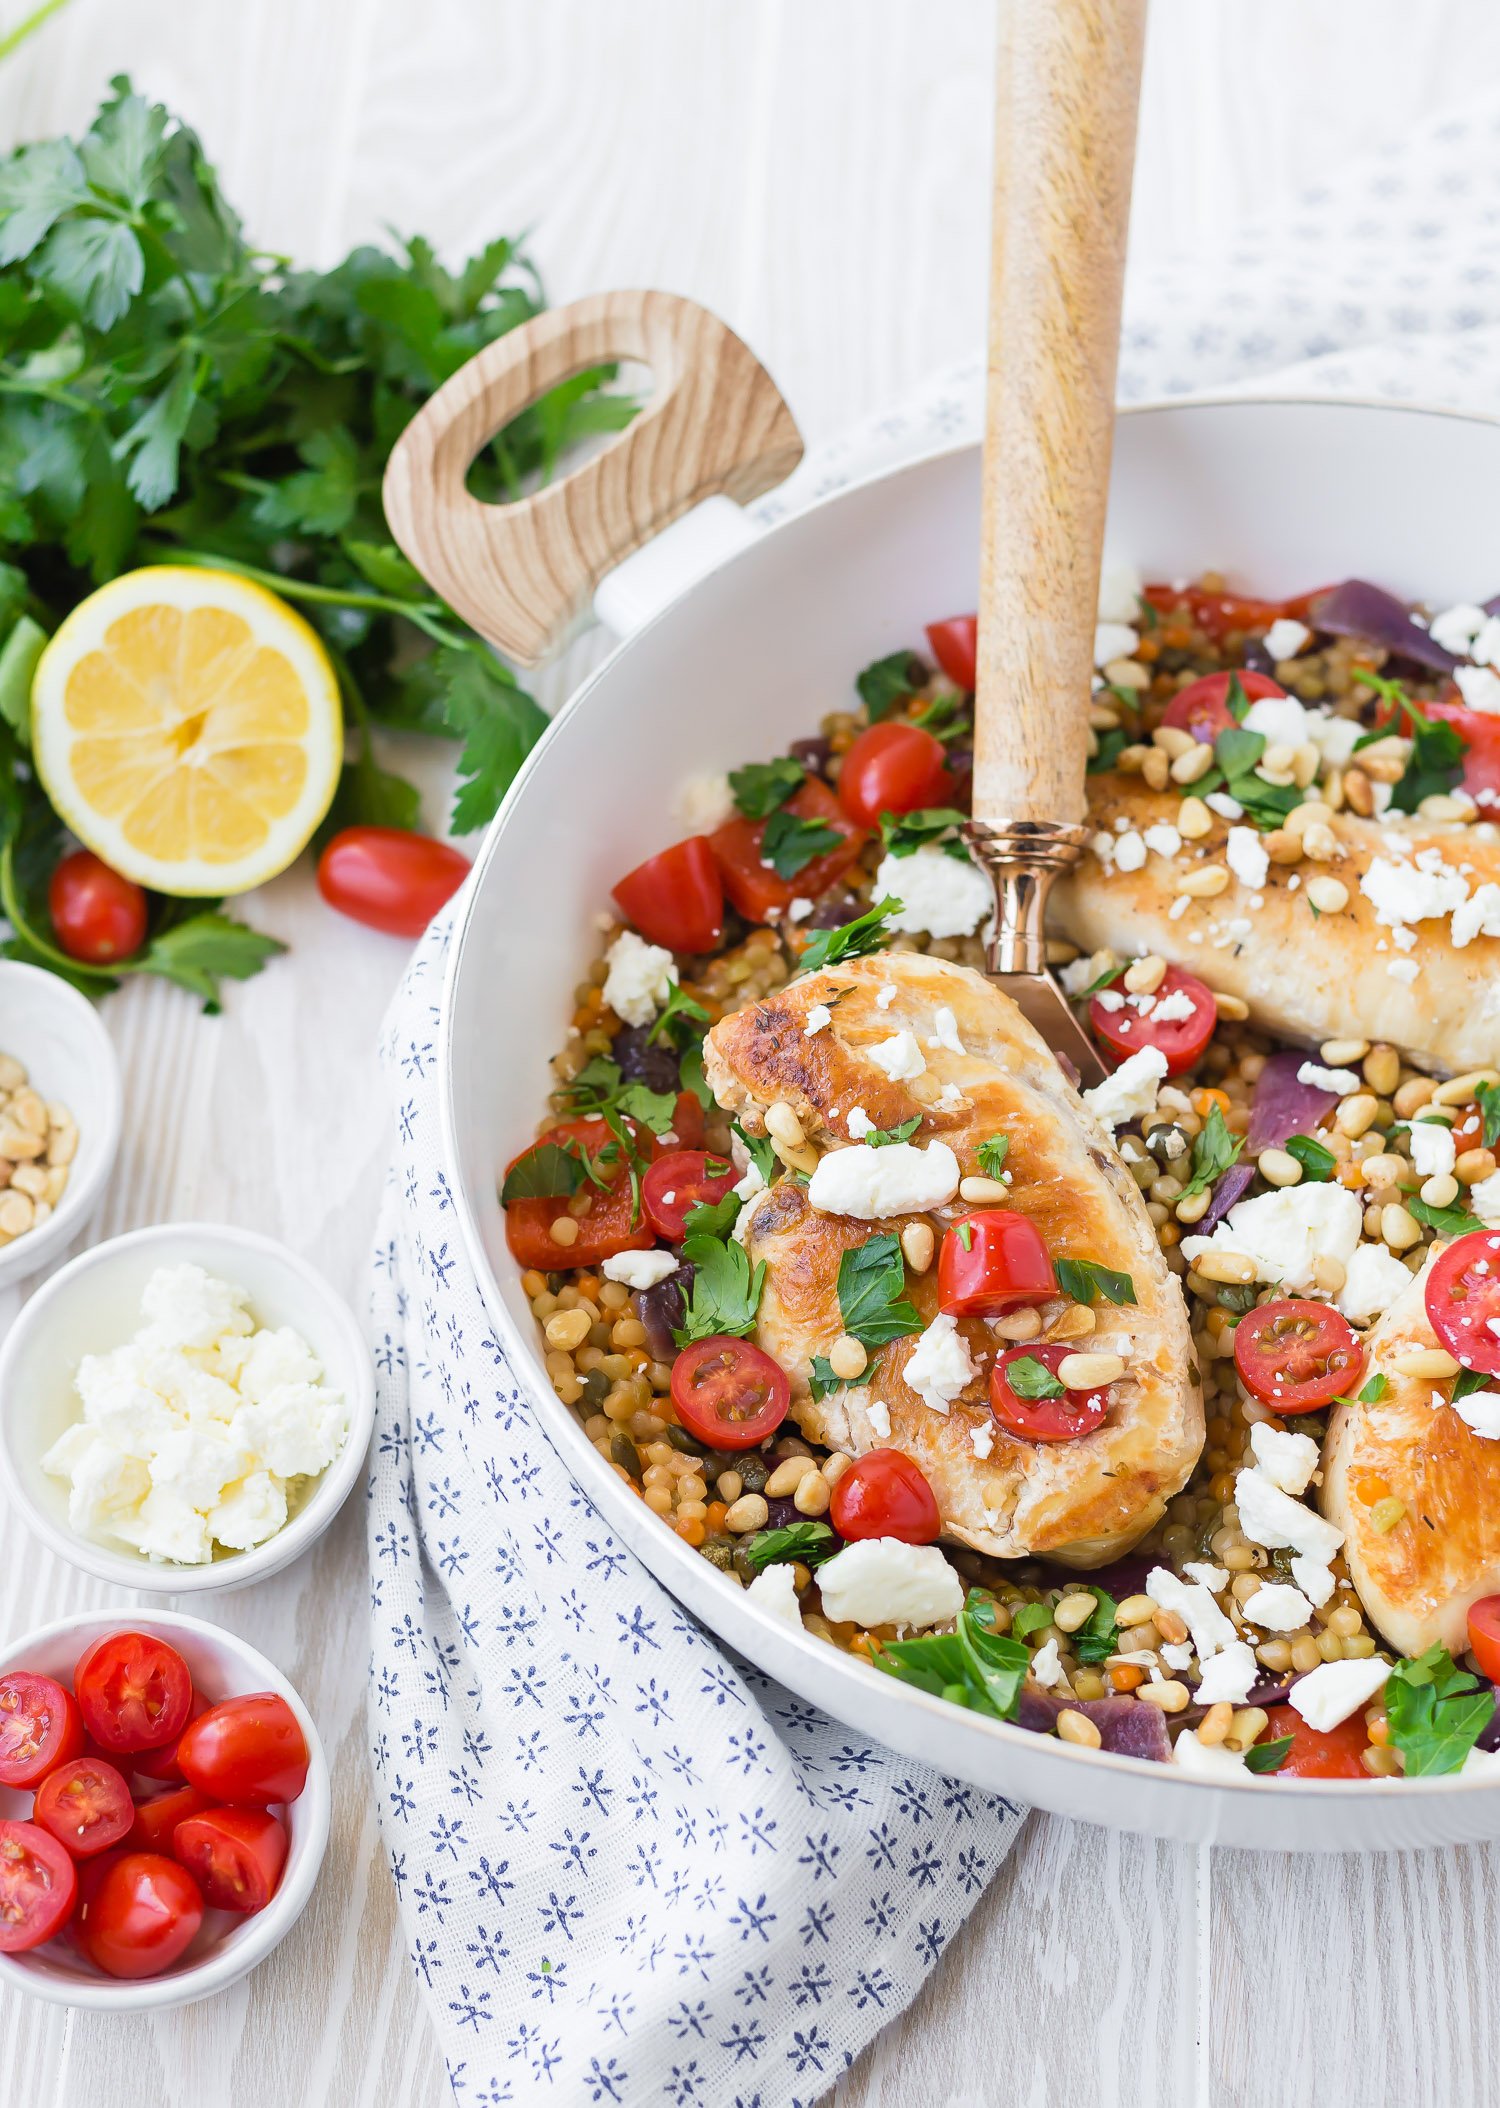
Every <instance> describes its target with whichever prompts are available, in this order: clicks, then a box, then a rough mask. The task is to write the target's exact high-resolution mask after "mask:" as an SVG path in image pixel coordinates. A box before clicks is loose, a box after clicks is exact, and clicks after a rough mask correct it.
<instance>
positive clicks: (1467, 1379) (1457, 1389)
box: [1452, 1369, 1495, 1401]
mask: <svg viewBox="0 0 1500 2108" xmlns="http://www.w3.org/2000/svg"><path fill="white" fill-rule="evenodd" d="M1494 1381H1495V1379H1494V1377H1493V1376H1486V1375H1485V1373H1484V1371H1483V1370H1482V1369H1460V1370H1459V1372H1458V1374H1457V1375H1456V1376H1455V1377H1454V1379H1453V1393H1452V1395H1453V1398H1454V1400H1455V1401H1456V1400H1458V1399H1460V1398H1470V1397H1472V1396H1473V1394H1474V1393H1475V1391H1487V1390H1488V1389H1489V1388H1490V1386H1491V1384H1492V1383H1493V1382H1494Z"/></svg>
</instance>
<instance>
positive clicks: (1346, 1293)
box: [1334, 1244, 1411, 1325]
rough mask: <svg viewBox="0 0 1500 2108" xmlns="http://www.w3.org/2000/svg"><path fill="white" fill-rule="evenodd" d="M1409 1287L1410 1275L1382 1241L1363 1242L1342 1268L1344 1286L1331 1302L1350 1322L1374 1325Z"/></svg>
mask: <svg viewBox="0 0 1500 2108" xmlns="http://www.w3.org/2000/svg"><path fill="white" fill-rule="evenodd" d="M1410 1286H1411V1275H1410V1274H1409V1273H1408V1272H1407V1270H1406V1268H1405V1267H1404V1266H1403V1265H1402V1264H1401V1261H1400V1260H1399V1259H1398V1258H1397V1257H1396V1255H1395V1253H1394V1252H1392V1251H1387V1249H1386V1247H1385V1246H1384V1245H1383V1244H1362V1245H1360V1246H1359V1247H1358V1248H1357V1249H1356V1250H1355V1251H1354V1252H1353V1253H1351V1255H1350V1257H1349V1259H1348V1261H1347V1263H1346V1265H1345V1267H1344V1285H1343V1287H1342V1288H1341V1289H1340V1290H1339V1292H1338V1294H1337V1295H1336V1296H1335V1298H1334V1301H1335V1302H1336V1303H1337V1305H1338V1307H1339V1309H1340V1310H1341V1311H1342V1313H1343V1315H1344V1316H1345V1317H1346V1318H1347V1319H1348V1320H1349V1322H1350V1324H1351V1325H1373V1324H1374V1322H1375V1320H1376V1319H1377V1318H1381V1317H1384V1316H1385V1313H1386V1312H1387V1311H1388V1310H1389V1309H1390V1307H1391V1305H1392V1303H1394V1302H1395V1300H1396V1298H1397V1296H1399V1295H1404V1294H1405V1293H1406V1291H1407V1289H1408V1288H1410Z"/></svg>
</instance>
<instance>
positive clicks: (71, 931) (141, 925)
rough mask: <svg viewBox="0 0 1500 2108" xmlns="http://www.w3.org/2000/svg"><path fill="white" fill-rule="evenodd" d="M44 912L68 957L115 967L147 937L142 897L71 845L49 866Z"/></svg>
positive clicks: (89, 852) (86, 852)
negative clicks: (45, 911) (48, 915)
mask: <svg viewBox="0 0 1500 2108" xmlns="http://www.w3.org/2000/svg"><path fill="white" fill-rule="evenodd" d="M47 911H48V913H49V914H50V915H51V917H52V927H53V929H54V931H55V932H56V934H57V941H58V943H59V944H60V945H61V946H62V948H63V950H64V951H65V952H66V953H67V955H68V957H69V958H70V959H86V960H87V961H88V963H89V964H90V965H91V966H113V964H114V963H115V961H116V960H117V959H128V958H129V957H130V955H131V953H132V952H138V951H139V950H140V948H141V946H142V945H143V944H144V943H145V941H146V896H145V894H144V893H143V892H142V891H141V889H140V887H139V886H138V885H137V884H136V882H135V880H134V879H133V878H122V877H121V876H120V874H119V872H118V871H111V869H110V867H109V865H108V864H106V863H102V862H101V861H100V859H99V858H98V857H97V856H95V855H94V853H93V851H92V850H89V849H75V850H74V852H73V854H72V855H71V856H65V857H64V858H63V859H62V861H61V862H60V863H59V864H58V865H56V867H55V868H54V870H53V873H52V877H51V880H50V881H49V883H48V886H47Z"/></svg>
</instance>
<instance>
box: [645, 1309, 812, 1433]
mask: <svg viewBox="0 0 1500 2108" xmlns="http://www.w3.org/2000/svg"><path fill="white" fill-rule="evenodd" d="M672 1403H673V1404H674V1405H675V1406H676V1408H677V1417H678V1419H679V1420H680V1421H681V1422H682V1424H683V1426H684V1427H685V1428H687V1430H688V1431H689V1433H690V1434H694V1435H696V1436H697V1437H698V1439H699V1441H700V1442H707V1443H710V1444H711V1445H712V1447H713V1448H715V1449H758V1448H759V1447H760V1445H761V1443H762V1442H764V1441H765V1440H766V1438H767V1437H768V1436H769V1435H774V1434H775V1432H776V1430H777V1428H778V1427H780V1425H781V1423H782V1421H783V1420H784V1419H785V1418H786V1416H787V1414H788V1412H789V1411H790V1410H791V1403H792V1389H791V1385H790V1384H789V1383H788V1382H787V1378H786V1371H785V1370H784V1369H783V1368H782V1367H781V1364H780V1363H779V1362H776V1361H773V1360H772V1358H771V1356H770V1355H769V1354H766V1353H764V1352H763V1351H762V1350H761V1348H759V1347H757V1346H756V1345H755V1344H754V1343H753V1341H751V1340H748V1339H733V1338H731V1337H729V1336H728V1335H727V1334H723V1335H719V1334H716V1335H715V1336H714V1337H713V1338H711V1339H700V1340H694V1341H693V1342H692V1344H691V1345H690V1346H687V1347H684V1348H683V1350H682V1352H681V1353H680V1354H679V1355H678V1357H677V1359H676V1361H674V1362H673V1364H672ZM726 1413H727V1414H728V1417H727V1418H726V1417H725V1415H726Z"/></svg>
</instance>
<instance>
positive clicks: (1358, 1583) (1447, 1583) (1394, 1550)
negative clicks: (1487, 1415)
mask: <svg viewBox="0 0 1500 2108" xmlns="http://www.w3.org/2000/svg"><path fill="white" fill-rule="evenodd" d="M1429 1270H1430V1262H1429V1266H1428V1267H1424V1268H1423V1270H1422V1272H1421V1273H1420V1274H1419V1275H1418V1276H1417V1278H1416V1279H1415V1280H1414V1281H1413V1283H1412V1285H1411V1287H1410V1288H1409V1289H1408V1290H1407V1291H1406V1293H1405V1294H1404V1295H1402V1296H1401V1297H1399V1298H1398V1300H1397V1301H1396V1302H1395V1303H1393V1304H1392V1306H1391V1308H1390V1309H1389V1310H1388V1311H1387V1312H1386V1314H1385V1316H1384V1317H1383V1318H1382V1319H1381V1320H1380V1323H1379V1324H1378V1325H1376V1326H1375V1327H1374V1328H1373V1329H1372V1330H1371V1331H1370V1332H1368V1333H1366V1335H1365V1346H1366V1349H1367V1352H1368V1355H1369V1361H1368V1364H1367V1367H1366V1371H1365V1377H1364V1379H1363V1381H1362V1383H1361V1388H1364V1384H1365V1383H1367V1382H1368V1380H1369V1378H1370V1377H1372V1376H1375V1375H1380V1376H1383V1377H1384V1378H1385V1380H1386V1390H1385V1392H1384V1394H1383V1396H1382V1397H1380V1398H1379V1399H1377V1400H1376V1401H1375V1403H1374V1404H1373V1405H1361V1404H1358V1403H1355V1404H1352V1405H1341V1406H1339V1407H1337V1409H1336V1410H1335V1412H1334V1415H1333V1418H1332V1420H1331V1421H1330V1422H1329V1426H1328V1435H1327V1438H1326V1440H1325V1442H1324V1445H1323V1493H1322V1506H1323V1513H1324V1514H1325V1515H1326V1516H1327V1517H1328V1519H1329V1521H1330V1522H1333V1523H1336V1524H1337V1525H1338V1527H1339V1528H1340V1529H1341V1530H1342V1531H1343V1532H1344V1557H1345V1558H1346V1559H1347V1560H1348V1562H1349V1574H1350V1578H1351V1579H1352V1581H1353V1582H1354V1586H1355V1588H1356V1589H1357V1590H1358V1592H1359V1599H1360V1601H1361V1602H1362V1603H1363V1605H1364V1607H1365V1611H1366V1613H1367V1615H1368V1616H1369V1618H1370V1620H1371V1622H1372V1623H1373V1624H1374V1625H1376V1626H1377V1627H1378V1628H1379V1630H1380V1631H1381V1633H1382V1634H1383V1635H1384V1637H1385V1638H1386V1639H1387V1640H1389V1641H1390V1643H1391V1645H1392V1646H1393V1647H1397V1648H1399V1649H1400V1651H1401V1652H1402V1653H1403V1654H1420V1653H1422V1651H1423V1650H1424V1648H1427V1647H1430V1646H1432V1645H1433V1643H1434V1641H1441V1642H1442V1644H1443V1646H1445V1647H1446V1648H1447V1649H1448V1651H1449V1653H1450V1654H1453V1655H1458V1654H1461V1653H1462V1652H1463V1650H1464V1649H1465V1647H1467V1645H1468V1643H1469V1642H1468V1632H1467V1616H1468V1610H1469V1606H1470V1604H1471V1603H1475V1602H1477V1601H1478V1599H1479V1598H1480V1597H1481V1596H1490V1595H1494V1594H1496V1593H1497V1592H1500V1441H1494V1440H1491V1439H1490V1438H1488V1437H1486V1436H1483V1435H1477V1434H1475V1432H1474V1430H1473V1429H1472V1428H1471V1427H1469V1426H1468V1425H1467V1423H1466V1422H1465V1421H1464V1420H1462V1419H1461V1418H1460V1417H1459V1415H1458V1414H1457V1413H1456V1412H1455V1411H1454V1410H1453V1408H1452V1406H1451V1405H1447V1404H1444V1403H1441V1402H1439V1403H1438V1404H1437V1405H1434V1404H1433V1402H1432V1401H1433V1399H1434V1397H1436V1398H1437V1399H1438V1400H1439V1401H1441V1400H1442V1399H1443V1398H1444V1397H1445V1395H1446V1393H1447V1391H1448V1389H1449V1388H1450V1386H1449V1385H1448V1384H1446V1383H1444V1384H1436V1383H1434V1382H1433V1381H1432V1379H1431V1378H1430V1377H1426V1378H1423V1377H1416V1376H1403V1375H1402V1374H1401V1373H1400V1371H1399V1370H1398V1369H1397V1368H1396V1366H1395V1363H1396V1360H1397V1357H1399V1356H1401V1355H1403V1354H1408V1353H1410V1352H1412V1350H1414V1349H1416V1348H1419V1347H1435V1346H1437V1345H1438V1344H1439V1341H1438V1338H1437V1335H1436V1333H1435V1332H1434V1331H1433V1329H1432V1326H1431V1325H1430V1323H1429V1322H1428V1318H1427V1310H1426V1304H1425V1300H1424V1290H1425V1286H1426V1280H1427V1274H1428V1271H1429ZM1388 1495H1389V1496H1390V1497H1393V1498H1394V1499H1396V1500H1399V1501H1401V1502H1403V1503H1404V1504H1405V1508H1406V1513H1405V1514H1404V1515H1403V1516H1402V1518H1401V1520H1400V1521H1399V1522H1398V1523H1397V1524H1396V1525H1395V1527H1394V1529H1390V1530H1387V1531H1385V1532H1384V1533H1382V1532H1381V1531H1379V1530H1377V1529H1376V1528H1375V1525H1374V1521H1373V1519H1372V1517H1373V1507H1374V1502H1375V1501H1376V1500H1384V1499H1386V1498H1387V1497H1388ZM1382 1519H1384V1518H1382Z"/></svg>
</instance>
